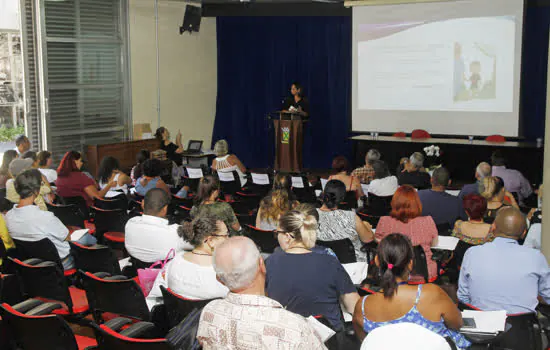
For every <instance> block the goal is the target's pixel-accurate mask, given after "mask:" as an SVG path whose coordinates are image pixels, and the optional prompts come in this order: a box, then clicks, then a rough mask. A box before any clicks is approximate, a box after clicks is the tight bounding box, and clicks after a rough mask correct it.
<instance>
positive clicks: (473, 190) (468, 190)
mask: <svg viewBox="0 0 550 350" xmlns="http://www.w3.org/2000/svg"><path fill="white" fill-rule="evenodd" d="M489 176H491V165H490V164H489V163H487V162H481V163H479V165H478V166H477V167H476V174H475V177H476V182H474V183H473V184H466V185H464V186H463V187H462V189H461V190H460V193H459V194H458V198H460V199H462V198H464V196H466V195H467V194H479V186H480V185H481V183H482V182H483V179H484V178H486V177H489Z"/></svg>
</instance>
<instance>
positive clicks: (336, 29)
mask: <svg viewBox="0 0 550 350" xmlns="http://www.w3.org/2000/svg"><path fill="white" fill-rule="evenodd" d="M217 41H218V96H217V106H216V120H215V123H214V133H213V138H212V139H213V142H215V141H216V140H219V139H222V138H223V139H226V140H227V141H228V142H229V147H230V151H231V152H232V153H235V154H237V155H238V156H239V158H241V160H242V161H243V163H244V164H245V165H246V166H247V167H272V166H273V161H274V134H273V130H272V129H273V128H272V124H273V123H272V122H271V121H268V120H266V116H267V114H268V113H269V112H273V111H277V110H279V109H280V108H281V101H282V100H283V98H285V97H286V96H288V95H289V94H290V92H289V89H290V85H291V83H292V82H293V81H298V82H300V83H301V84H302V85H303V86H304V92H305V95H306V96H307V97H308V99H309V102H310V105H311V107H310V109H311V110H310V115H311V118H310V122H309V123H308V125H307V126H306V131H305V139H304V167H306V168H329V167H330V164H331V160H332V157H333V156H335V155H337V154H343V155H346V156H348V157H349V156H350V155H351V143H350V142H349V141H348V140H347V139H348V134H349V130H350V120H351V116H350V107H351V81H350V77H351V18H349V17H218V18H217Z"/></svg>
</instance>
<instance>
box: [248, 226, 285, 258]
mask: <svg viewBox="0 0 550 350" xmlns="http://www.w3.org/2000/svg"><path fill="white" fill-rule="evenodd" d="M246 227H247V230H246V232H245V235H246V236H248V237H249V238H250V239H251V240H253V241H254V243H256V245H257V246H258V247H259V248H260V251H261V252H262V253H268V254H272V253H273V251H274V250H275V248H277V247H278V246H279V241H278V240H277V237H276V235H277V234H276V233H275V231H265V230H261V229H259V228H257V227H255V226H252V225H246Z"/></svg>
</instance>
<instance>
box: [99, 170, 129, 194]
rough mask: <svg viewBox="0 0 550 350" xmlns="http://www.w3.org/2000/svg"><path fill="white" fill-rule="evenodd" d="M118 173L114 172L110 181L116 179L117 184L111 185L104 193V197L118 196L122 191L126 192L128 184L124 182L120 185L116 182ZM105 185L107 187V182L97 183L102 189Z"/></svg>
mask: <svg viewBox="0 0 550 350" xmlns="http://www.w3.org/2000/svg"><path fill="white" fill-rule="evenodd" d="M119 175H120V174H116V175H115V176H114V177H113V180H112V181H116V183H117V185H116V186H115V187H111V188H110V189H109V191H108V192H107V193H106V194H105V198H112V197H116V196H120V195H121V194H122V193H124V194H128V185H126V184H124V185H122V186H120V185H119V184H118V176H119ZM105 187H107V184H105V183H103V182H100V183H99V188H101V189H104V188H105ZM121 191H122V192H121Z"/></svg>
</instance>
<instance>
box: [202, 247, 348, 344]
mask: <svg viewBox="0 0 550 350" xmlns="http://www.w3.org/2000/svg"><path fill="white" fill-rule="evenodd" d="M214 269H215V271H216V275H217V278H218V279H219V280H220V281H221V282H222V283H223V284H224V285H225V286H227V288H229V290H230V291H231V292H230V293H229V294H228V295H227V296H226V297H225V298H224V299H222V300H214V301H212V302H210V303H209V304H208V305H206V306H205V307H204V309H203V311H202V314H201V317H200V323H199V328H198V331H197V339H198V341H199V343H200V344H201V345H202V346H203V348H205V349H217V348H225V347H230V348H237V347H247V348H260V347H261V348H265V349H272V348H277V347H278V346H279V344H283V343H284V344H285V345H286V346H288V348H292V349H326V347H325V346H324V344H323V343H322V342H321V340H320V339H319V336H318V335H317V333H316V332H315V330H314V329H313V328H312V327H311V326H310V325H309V324H308V323H307V321H306V320H305V319H304V318H303V317H302V316H300V315H296V314H294V313H292V312H290V311H288V310H286V309H285V308H283V306H282V305H281V304H280V303H279V302H277V301H275V300H273V299H271V298H268V297H266V296H265V295H266V293H265V292H266V291H265V285H266V267H265V265H264V262H263V259H262V258H261V256H260V252H259V251H258V248H257V247H256V245H255V244H254V242H252V240H250V239H249V238H246V237H233V238H229V239H228V240H226V241H225V242H224V243H222V244H221V245H220V246H218V247H217V249H216V250H215V252H214ZM316 271H318V270H316ZM344 273H345V271H344ZM302 283H303V281H302ZM240 315H248V317H247V318H246V320H245V321H243V319H242V318H241V316H240ZM266 315H269V317H266ZM227 334H232V336H230V337H228V336H227ZM259 342H260V343H261V344H258V343H259Z"/></svg>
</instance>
